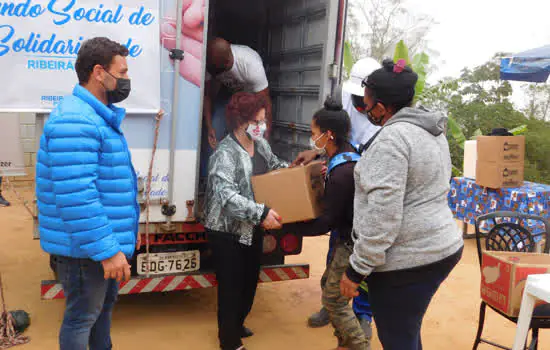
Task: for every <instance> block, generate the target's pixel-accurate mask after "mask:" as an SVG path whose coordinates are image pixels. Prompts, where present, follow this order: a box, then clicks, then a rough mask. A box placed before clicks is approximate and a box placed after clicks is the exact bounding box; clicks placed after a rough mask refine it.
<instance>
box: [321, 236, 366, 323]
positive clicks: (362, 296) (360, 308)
mask: <svg viewBox="0 0 550 350" xmlns="http://www.w3.org/2000/svg"><path fill="white" fill-rule="evenodd" d="M337 241H338V233H337V232H336V231H333V232H331V233H330V241H329V249H328V254H327V266H328V264H329V263H330V260H331V258H332V252H333V250H334V247H335V246H336V243H337ZM352 306H353V312H354V313H355V315H356V316H357V318H358V319H359V320H368V321H369V322H371V321H372V309H371V306H370V302H369V293H368V292H367V291H366V290H364V289H363V288H361V287H360V288H359V296H357V297H355V298H353V303H352Z"/></svg>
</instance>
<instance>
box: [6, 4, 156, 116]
mask: <svg viewBox="0 0 550 350" xmlns="http://www.w3.org/2000/svg"><path fill="white" fill-rule="evenodd" d="M159 31H160V27H159V1H158V0H102V1H97V0H11V1H10V0H8V1H0V76H1V77H2V82H3V86H2V93H1V94H0V112H37V113H40V112H49V111H51V109H52V108H53V106H54V105H55V104H56V103H58V102H59V101H60V100H61V99H62V98H63V96H65V95H68V94H70V93H71V92H72V89H73V87H74V85H75V84H77V83H78V79H77V76H76V72H75V69H74V66H75V62H76V55H77V52H78V50H79V48H80V46H81V45H82V43H83V42H84V41H85V40H86V39H90V38H93V37H97V36H105V37H108V38H109V39H112V40H115V41H117V42H119V43H121V44H123V45H125V46H126V47H127V48H128V49H129V51H130V55H129V56H128V68H129V72H128V74H129V76H130V78H131V79H132V93H131V94H130V97H129V98H128V99H127V100H126V101H125V102H124V103H121V104H120V105H121V106H122V107H125V108H127V109H128V112H130V113H155V112H156V111H158V109H159V108H160V45H159V43H160V39H159V37H160V35H159Z"/></svg>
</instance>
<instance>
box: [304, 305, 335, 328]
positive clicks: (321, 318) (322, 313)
mask: <svg viewBox="0 0 550 350" xmlns="http://www.w3.org/2000/svg"><path fill="white" fill-rule="evenodd" d="M329 323H330V316H329V315H328V311H327V309H325V308H324V307H323V308H321V310H319V312H316V313H314V314H313V315H311V316H310V317H309V319H308V320H307V324H308V326H309V327H310V328H320V327H324V326H327V325H328V324H329Z"/></svg>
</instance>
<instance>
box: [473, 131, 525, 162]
mask: <svg viewBox="0 0 550 350" xmlns="http://www.w3.org/2000/svg"><path fill="white" fill-rule="evenodd" d="M477 160H478V162H491V163H499V164H503V163H524V161H525V136H478V137H477Z"/></svg>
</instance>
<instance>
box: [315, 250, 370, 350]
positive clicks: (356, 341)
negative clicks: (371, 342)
mask: <svg viewBox="0 0 550 350" xmlns="http://www.w3.org/2000/svg"><path fill="white" fill-rule="evenodd" d="M351 254H352V251H351V248H350V247H348V246H346V245H345V244H341V243H340V244H338V245H337V246H336V247H335V249H334V254H333V256H332V260H331V262H330V264H329V266H328V267H327V269H326V270H325V273H324V275H323V280H325V281H326V282H325V284H324V286H323V306H324V307H325V308H326V309H327V311H328V313H329V315H330V320H331V322H332V325H333V326H334V335H335V336H336V337H337V338H338V346H341V347H346V348H349V349H351V350H367V349H368V340H367V338H366V337H365V333H364V331H363V329H362V328H361V324H360V323H359V320H358V319H357V317H356V316H355V313H354V312H353V309H352V307H351V305H350V303H349V302H350V300H351V299H350V298H347V297H345V296H343V295H342V294H341V293H340V281H341V279H342V275H343V274H344V273H345V272H346V269H347V267H348V266H349V257H350V256H351Z"/></svg>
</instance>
